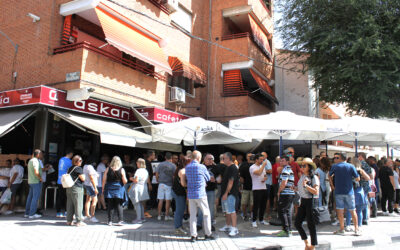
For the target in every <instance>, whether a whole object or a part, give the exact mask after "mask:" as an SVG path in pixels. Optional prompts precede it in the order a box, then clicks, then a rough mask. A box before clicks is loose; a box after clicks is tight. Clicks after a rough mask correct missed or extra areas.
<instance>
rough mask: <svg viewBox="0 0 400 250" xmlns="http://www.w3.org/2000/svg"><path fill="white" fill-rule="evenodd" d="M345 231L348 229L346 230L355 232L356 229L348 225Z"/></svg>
mask: <svg viewBox="0 0 400 250" xmlns="http://www.w3.org/2000/svg"><path fill="white" fill-rule="evenodd" d="M344 231H346V232H353V231H354V230H353V228H352V227H351V226H346V227H345V229H344Z"/></svg>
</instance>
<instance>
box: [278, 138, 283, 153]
mask: <svg viewBox="0 0 400 250" xmlns="http://www.w3.org/2000/svg"><path fill="white" fill-rule="evenodd" d="M282 154H283V140H282V135H279V156H280V157H282Z"/></svg>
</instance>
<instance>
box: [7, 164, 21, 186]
mask: <svg viewBox="0 0 400 250" xmlns="http://www.w3.org/2000/svg"><path fill="white" fill-rule="evenodd" d="M15 173H18V175H17V178H15V180H14V182H13V183H12V184H21V183H22V178H23V177H24V167H22V166H21V165H18V164H17V165H14V166H13V167H12V168H11V170H10V181H11V178H12V177H13V175H14V174H15Z"/></svg>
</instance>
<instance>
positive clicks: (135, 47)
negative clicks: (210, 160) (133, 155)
mask: <svg viewBox="0 0 400 250" xmlns="http://www.w3.org/2000/svg"><path fill="white" fill-rule="evenodd" d="M1 8H2V12H3V13H7V17H6V16H4V15H3V18H1V19H0V31H1V32H2V33H1V34H0V44H1V46H0V52H1V53H0V64H1V68H0V69H1V70H0V97H1V99H0V100H1V101H0V112H1V114H0V115H1V116H2V117H6V116H7V117H9V120H8V123H7V124H5V125H4V127H3V129H2V130H1V131H0V136H1V137H0V145H1V146H2V152H3V153H25V154H30V153H31V152H32V150H33V148H41V149H43V150H45V151H46V152H47V153H49V154H50V155H49V158H51V157H53V158H55V157H56V156H57V155H58V156H59V155H61V154H63V152H64V151H65V149H66V147H72V148H75V149H78V151H80V152H81V153H82V154H84V153H85V154H87V153H90V154H95V155H99V154H100V153H101V152H104V151H106V150H111V149H110V145H118V146H124V147H126V146H129V145H132V144H130V141H129V140H127V139H121V138H123V137H125V136H124V135H126V134H129V136H131V137H132V138H136V139H138V138H137V137H139V139H138V140H136V141H135V143H134V145H136V147H139V148H140V147H142V148H155V149H160V150H162V149H164V150H170V149H171V148H168V147H163V145H161V146H160V145H154V144H152V145H150V144H146V145H145V144H144V143H145V142H146V140H145V139H146V138H145V136H140V135H137V134H136V135H133V134H130V132H128V131H126V133H125V134H123V133H122V132H118V133H117V134H112V133H114V132H112V131H111V132H110V131H108V132H107V131H104V129H103V128H99V127H98V126H97V127H96V124H99V123H100V122H106V123H105V124H108V125H107V126H110V127H115V126H121V125H122V126H131V125H132V124H134V123H135V122H137V120H136V115H135V112H139V113H141V114H142V115H143V116H144V117H145V118H147V119H148V120H151V121H153V122H174V121H179V120H181V119H185V118H187V117H192V116H201V117H204V118H206V119H210V120H217V121H221V122H226V121H228V120H230V119H234V118H240V117H246V116H251V115H258V114H265V113H268V112H271V111H273V110H275V106H276V104H277V103H278V99H277V98H276V97H275V93H274V88H275V86H274V68H273V64H274V60H273V58H274V46H273V44H272V37H273V32H274V30H273V2H272V1H268V0H233V1H223V0H210V1H196V0H179V1H178V0H136V1H128V0H118V1H117V0H75V1H70V0H54V1H40V2H39V3H38V2H34V1H22V2H21V1H17V2H5V3H3V4H2V6H1ZM210 41H211V42H210ZM132 108H136V111H134V110H132ZM4 123H5V122H4ZM2 125H3V124H2ZM118 128H120V127H118ZM116 130H118V131H119V129H116ZM122 130H124V129H121V131H122ZM114 131H115V130H114ZM110 133H111V134H112V136H111V135H110ZM115 133H116V132H115ZM129 136H128V137H129ZM135 136H136V137H135ZM13 138H18V140H25V143H26V144H27V145H14V144H13V143H10V142H12V140H13ZM141 139H142V140H141ZM147 139H148V138H147ZM175 150H176V151H178V149H177V148H175ZM86 151H88V152H86ZM53 160H55V159H53Z"/></svg>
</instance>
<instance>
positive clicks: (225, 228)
mask: <svg viewBox="0 0 400 250" xmlns="http://www.w3.org/2000/svg"><path fill="white" fill-rule="evenodd" d="M230 230H231V226H228V225H225V226H223V227H221V228H220V229H219V231H220V232H229V231H230Z"/></svg>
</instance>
